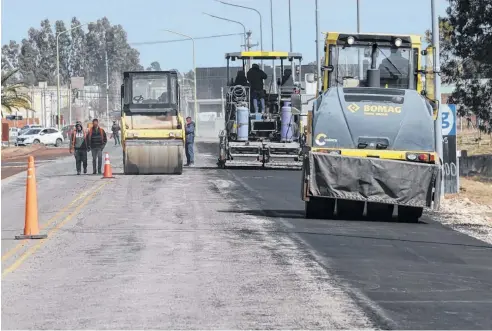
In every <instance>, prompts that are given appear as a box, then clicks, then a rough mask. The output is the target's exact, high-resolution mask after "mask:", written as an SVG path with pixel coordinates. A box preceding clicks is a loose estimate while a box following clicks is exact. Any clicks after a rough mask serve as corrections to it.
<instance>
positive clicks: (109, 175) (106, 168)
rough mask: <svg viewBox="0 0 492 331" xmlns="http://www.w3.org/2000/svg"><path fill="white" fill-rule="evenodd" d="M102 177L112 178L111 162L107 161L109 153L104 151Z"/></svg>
mask: <svg viewBox="0 0 492 331" xmlns="http://www.w3.org/2000/svg"><path fill="white" fill-rule="evenodd" d="M102 178H114V176H113V170H111V163H110V162H109V153H107V152H106V153H104V174H103V177H102Z"/></svg>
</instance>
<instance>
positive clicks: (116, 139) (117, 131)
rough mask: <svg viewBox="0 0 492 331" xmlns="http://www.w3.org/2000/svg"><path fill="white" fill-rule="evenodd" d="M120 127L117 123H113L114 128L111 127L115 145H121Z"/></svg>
mask: <svg viewBox="0 0 492 331" xmlns="http://www.w3.org/2000/svg"><path fill="white" fill-rule="evenodd" d="M120 130H121V128H120V126H119V125H118V123H116V121H113V126H112V127H111V131H113V138H114V145H115V146H116V145H121V142H120Z"/></svg>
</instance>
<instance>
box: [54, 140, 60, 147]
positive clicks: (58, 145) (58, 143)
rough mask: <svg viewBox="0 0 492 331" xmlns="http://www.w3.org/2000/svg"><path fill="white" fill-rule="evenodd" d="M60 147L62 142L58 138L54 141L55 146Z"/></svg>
mask: <svg viewBox="0 0 492 331" xmlns="http://www.w3.org/2000/svg"><path fill="white" fill-rule="evenodd" d="M61 145H62V140H61V139H60V138H58V139H56V143H55V146H56V147H60V146H61Z"/></svg>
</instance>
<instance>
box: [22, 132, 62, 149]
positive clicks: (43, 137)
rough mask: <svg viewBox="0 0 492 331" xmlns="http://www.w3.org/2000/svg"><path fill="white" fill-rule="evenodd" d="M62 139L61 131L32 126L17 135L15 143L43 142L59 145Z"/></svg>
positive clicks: (25, 144)
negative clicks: (32, 127)
mask: <svg viewBox="0 0 492 331" xmlns="http://www.w3.org/2000/svg"><path fill="white" fill-rule="evenodd" d="M63 140H64V139H63V135H62V133H61V132H60V131H58V130H57V129H55V128H34V129H29V130H28V131H27V132H24V133H22V134H21V135H19V136H18V137H17V143H16V145H18V146H27V145H31V144H44V145H55V146H56V147H60V146H61V145H62V144H63Z"/></svg>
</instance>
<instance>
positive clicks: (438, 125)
mask: <svg viewBox="0 0 492 331" xmlns="http://www.w3.org/2000/svg"><path fill="white" fill-rule="evenodd" d="M431 13H432V45H433V46H434V52H433V53H434V70H433V71H434V97H435V98H436V100H437V101H438V103H437V104H438V106H439V105H440V104H441V99H442V98H441V76H440V75H439V73H440V71H441V64H440V61H441V59H440V56H439V52H440V45H439V35H440V33H439V16H438V15H437V12H436V1H435V0H431ZM439 108H440V107H439ZM439 108H438V109H437V119H436V121H435V122H434V131H435V135H436V152H437V154H438V155H439V158H440V159H441V160H444V152H443V146H442V142H443V139H442V113H441V110H440V109H439ZM440 195H441V197H444V176H443V175H442V172H441V194H440Z"/></svg>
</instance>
